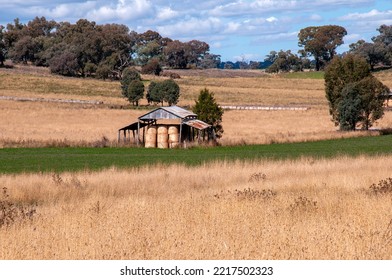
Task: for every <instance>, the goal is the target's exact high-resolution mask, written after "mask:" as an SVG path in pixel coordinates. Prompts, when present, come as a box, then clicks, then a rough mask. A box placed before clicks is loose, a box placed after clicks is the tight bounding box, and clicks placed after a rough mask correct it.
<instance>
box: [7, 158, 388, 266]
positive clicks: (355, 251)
mask: <svg viewBox="0 0 392 280" xmlns="http://www.w3.org/2000/svg"><path fill="white" fill-rule="evenodd" d="M391 168H392V157H391V156H384V157H375V158H365V157H359V158H355V159H353V158H339V159H328V160H327V159H325V160H317V161H315V160H311V159H300V160H295V161H272V162H267V161H259V162H253V163H243V162H242V163H241V162H236V163H229V162H222V163H215V164H208V165H205V166H200V167H193V168H190V167H184V166H178V165H174V166H169V167H168V166H165V167H163V166H162V167H157V168H154V167H145V168H139V169H132V170H116V169H110V170H106V171H101V172H97V173H96V172H94V173H90V172H81V173H73V174H69V173H64V174H30V175H27V174H24V175H23V174H22V175H2V176H0V185H1V186H2V187H6V188H7V191H8V193H9V195H10V198H9V199H10V200H12V201H14V202H15V203H17V204H19V205H22V204H24V205H27V204H30V205H31V204H34V203H37V206H36V210H37V214H36V215H35V216H34V217H33V219H32V220H31V221H30V220H28V219H25V220H23V221H22V222H20V221H16V222H14V223H13V224H11V225H10V226H8V227H5V226H4V227H2V228H0V240H1V242H0V259H391V256H392V225H391V224H390V223H391V222H392V203H391V202H392V195H391V194H383V195H374V194H372V193H371V192H370V189H369V186H370V185H371V184H373V183H377V182H378V181H380V180H382V179H385V178H386V177H389V176H390V170H391ZM252 178H253V180H252Z"/></svg>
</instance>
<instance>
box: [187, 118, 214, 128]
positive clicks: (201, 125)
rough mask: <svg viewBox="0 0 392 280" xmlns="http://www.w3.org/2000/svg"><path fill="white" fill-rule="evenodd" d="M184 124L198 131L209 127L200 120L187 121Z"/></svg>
mask: <svg viewBox="0 0 392 280" xmlns="http://www.w3.org/2000/svg"><path fill="white" fill-rule="evenodd" d="M184 124H186V125H189V126H191V127H194V128H196V129H199V130H203V129H206V128H209V127H211V125H209V124H208V123H205V122H203V121H201V120H189V121H186V122H184Z"/></svg>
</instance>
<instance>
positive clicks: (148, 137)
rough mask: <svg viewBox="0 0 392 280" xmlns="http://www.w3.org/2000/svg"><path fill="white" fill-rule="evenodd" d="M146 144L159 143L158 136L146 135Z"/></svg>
mask: <svg viewBox="0 0 392 280" xmlns="http://www.w3.org/2000/svg"><path fill="white" fill-rule="evenodd" d="M146 142H153V143H156V142H157V135H156V134H146Z"/></svg>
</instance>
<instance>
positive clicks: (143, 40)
mask: <svg viewBox="0 0 392 280" xmlns="http://www.w3.org/2000/svg"><path fill="white" fill-rule="evenodd" d="M6 59H11V60H12V61H13V62H15V63H31V64H33V65H36V66H47V67H49V68H50V70H51V71H52V72H53V73H56V74H60V75H66V76H80V77H97V78H103V79H105V78H112V79H120V78H121V73H122V71H123V70H124V69H125V68H127V67H129V66H132V65H140V66H146V65H147V64H149V63H156V61H158V62H159V66H160V67H162V66H167V67H170V68H187V67H200V68H214V67H215V68H216V67H217V66H218V64H219V63H220V56H219V55H214V54H212V53H210V47H209V45H208V44H207V43H205V42H202V41H198V40H191V41H189V42H181V41H178V40H173V39H170V38H167V37H162V36H161V35H160V34H159V33H158V32H155V31H151V30H148V31H146V32H144V33H137V32H135V31H130V30H129V28H128V27H127V26H125V25H122V24H103V25H99V24H96V23H95V22H94V21H88V20H86V19H80V20H78V21H77V22H76V23H75V24H71V23H69V22H56V21H54V20H47V19H46V18H45V17H36V18H34V19H33V20H31V21H29V22H28V23H27V24H22V23H20V21H19V19H15V20H14V22H13V23H9V24H7V26H6V27H4V26H0V65H4V62H5V60H6ZM154 61H155V62H154ZM146 69H147V70H148V69H153V70H155V68H154V67H146ZM153 70H152V71H153Z"/></svg>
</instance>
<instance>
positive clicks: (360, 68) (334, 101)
mask: <svg viewBox="0 0 392 280" xmlns="http://www.w3.org/2000/svg"><path fill="white" fill-rule="evenodd" d="M369 75H371V74H370V68H369V65H368V63H367V62H366V60H365V59H363V58H361V57H358V56H354V55H347V56H345V57H344V58H340V57H335V58H334V59H333V60H332V61H331V63H330V64H329V65H328V67H327V68H326V69H325V74H324V78H325V92H326V98H327V100H328V103H329V113H330V115H331V116H332V120H333V121H334V122H335V124H336V125H338V124H339V122H340V120H339V111H338V106H339V102H340V99H341V96H342V91H343V88H344V87H345V86H346V85H347V84H349V83H354V82H358V81H360V80H362V79H364V78H366V77H368V76H369Z"/></svg>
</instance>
